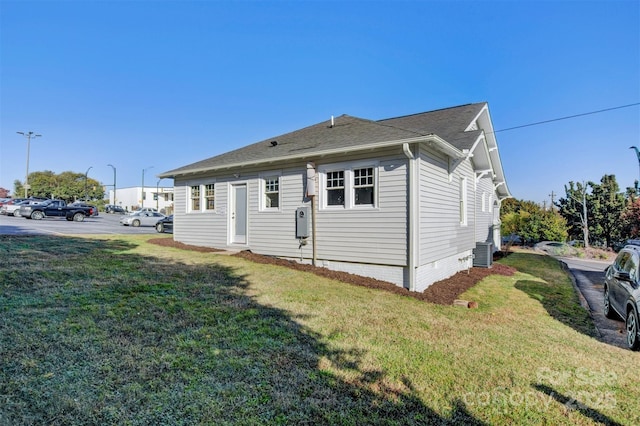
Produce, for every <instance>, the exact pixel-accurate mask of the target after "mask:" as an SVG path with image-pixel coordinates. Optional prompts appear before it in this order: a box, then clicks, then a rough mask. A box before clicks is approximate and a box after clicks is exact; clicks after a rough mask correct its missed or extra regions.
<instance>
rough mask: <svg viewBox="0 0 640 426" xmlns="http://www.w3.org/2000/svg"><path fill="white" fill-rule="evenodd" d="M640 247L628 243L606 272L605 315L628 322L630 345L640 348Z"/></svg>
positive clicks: (635, 348)
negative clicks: (639, 314) (639, 315)
mask: <svg viewBox="0 0 640 426" xmlns="http://www.w3.org/2000/svg"><path fill="white" fill-rule="evenodd" d="M639 267H640V246H638V245H633V244H629V245H626V246H625V247H624V248H623V249H622V250H620V253H618V257H616V260H615V261H614V262H613V264H612V265H610V266H609V267H608V268H607V269H606V271H605V278H604V315H605V316H606V317H607V318H616V317H620V318H622V319H623V320H624V321H625V329H626V331H627V346H628V347H629V349H631V350H634V351H637V350H640V321H639V317H638V312H640V272H639Z"/></svg>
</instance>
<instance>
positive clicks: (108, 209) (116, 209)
mask: <svg viewBox="0 0 640 426" xmlns="http://www.w3.org/2000/svg"><path fill="white" fill-rule="evenodd" d="M104 212H105V213H111V214H116V213H117V214H125V213H126V211H125V209H123V208H122V207H121V206H116V205H115V204H107V205H106V206H104Z"/></svg>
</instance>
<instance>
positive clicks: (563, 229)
mask: <svg viewBox="0 0 640 426" xmlns="http://www.w3.org/2000/svg"><path fill="white" fill-rule="evenodd" d="M505 204H506V205H507V206H506V209H505V210H504V211H503V207H504V206H505ZM500 211H501V217H500V220H501V222H502V226H501V232H502V234H503V235H511V234H516V235H519V236H520V237H521V238H522V239H523V240H524V241H526V242H537V241H565V240H566V239H567V222H566V221H565V219H564V218H563V217H562V216H560V214H559V213H558V212H556V211H554V210H545V209H543V208H541V207H540V206H539V205H538V204H536V203H534V202H533V201H523V200H515V199H508V200H505V201H503V204H502V206H501V209H500Z"/></svg>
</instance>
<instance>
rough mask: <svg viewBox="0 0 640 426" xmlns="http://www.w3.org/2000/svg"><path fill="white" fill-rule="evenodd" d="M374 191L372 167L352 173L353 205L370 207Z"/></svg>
mask: <svg viewBox="0 0 640 426" xmlns="http://www.w3.org/2000/svg"><path fill="white" fill-rule="evenodd" d="M374 189H375V186H374V176H373V167H367V168H364V169H355V170H354V171H353V192H354V197H353V199H354V204H356V205H363V204H365V205H370V206H372V205H373V196H374V194H373V191H374Z"/></svg>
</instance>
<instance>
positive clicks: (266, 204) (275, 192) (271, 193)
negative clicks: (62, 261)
mask: <svg viewBox="0 0 640 426" xmlns="http://www.w3.org/2000/svg"><path fill="white" fill-rule="evenodd" d="M280 178H281V174H280V172H276V173H274V172H268V173H264V174H261V176H260V179H259V182H260V183H259V185H260V205H259V209H260V211H263V212H265V211H280V210H281V205H282V190H281V186H282V185H281V182H280Z"/></svg>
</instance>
